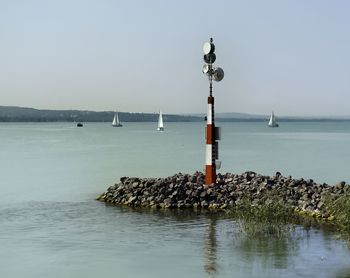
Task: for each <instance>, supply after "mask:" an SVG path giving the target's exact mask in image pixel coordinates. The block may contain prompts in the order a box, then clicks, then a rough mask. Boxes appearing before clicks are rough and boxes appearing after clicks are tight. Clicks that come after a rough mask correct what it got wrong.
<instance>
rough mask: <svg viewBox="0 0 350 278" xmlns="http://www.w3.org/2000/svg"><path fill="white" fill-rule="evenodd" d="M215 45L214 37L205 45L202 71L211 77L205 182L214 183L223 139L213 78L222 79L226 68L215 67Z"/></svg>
mask: <svg viewBox="0 0 350 278" xmlns="http://www.w3.org/2000/svg"><path fill="white" fill-rule="evenodd" d="M214 52H215V45H214V43H213V38H210V40H209V42H206V43H204V45H203V53H204V56H203V59H204V62H205V64H204V66H203V68H202V72H203V73H204V74H206V75H207V76H208V79H209V97H208V110H207V127H206V132H205V134H206V159H205V160H206V164H205V184H206V185H208V186H209V185H212V184H215V182H216V169H220V167H221V161H218V160H217V159H218V158H219V142H218V140H220V139H221V128H220V127H215V117H214V97H213V80H214V81H221V80H222V79H223V78H224V70H223V69H222V68H219V67H217V68H215V67H213V63H214V62H215V60H216V55H215V53H214Z"/></svg>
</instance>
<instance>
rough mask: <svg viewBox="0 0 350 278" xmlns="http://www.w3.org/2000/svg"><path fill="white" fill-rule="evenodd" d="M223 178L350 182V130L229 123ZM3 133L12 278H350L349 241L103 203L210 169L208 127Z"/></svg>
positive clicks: (4, 259)
mask: <svg viewBox="0 0 350 278" xmlns="http://www.w3.org/2000/svg"><path fill="white" fill-rule="evenodd" d="M219 125H220V126H222V128H223V131H222V137H223V138H222V140H221V142H220V159H221V160H222V162H223V164H222V166H223V167H222V170H221V171H222V172H237V173H240V172H243V171H246V170H253V171H256V172H260V173H262V174H269V175H271V174H274V173H275V172H276V171H280V172H282V174H284V175H293V176H294V177H305V178H313V179H314V180H316V181H318V182H328V183H336V182H339V181H342V180H345V181H350V171H349V169H348V167H349V166H348V165H350V148H349V145H350V123H282V124H281V127H280V128H278V129H271V128H267V127H265V125H264V124H261V123H220V124H219ZM155 128H156V124H155V123H142V124H141V123H125V125H124V127H123V128H112V127H110V125H109V123H106V124H103V123H98V124H92V123H91V124H90V123H86V124H85V125H84V127H83V128H76V127H75V126H74V125H72V124H69V123H48V124H41V123H38V124H31V123H30V124H4V123H1V124H0V188H1V191H0V193H1V194H0V258H1V260H0V277H5V278H7V277H85V278H86V277H316V276H317V277H350V249H349V248H348V246H347V243H346V242H343V241H341V240H336V239H335V235H334V234H332V233H327V232H325V231H322V230H316V229H312V228H311V229H308V230H305V229H304V228H301V227H298V228H297V229H296V230H295V231H294V232H293V233H292V234H290V235H286V236H285V237H282V238H280V239H274V238H271V239H270V240H259V239H254V238H249V237H247V236H245V235H244V234H242V233H241V232H240V230H239V229H238V223H236V222H235V221H233V220H229V219H224V218H216V217H214V216H212V215H207V214H199V213H193V212H192V213H190V212H188V211H184V212H177V213H175V212H171V211H170V212H169V211H151V210H132V209H129V208H120V207H113V206H106V205H105V204H104V203H100V202H97V201H94V198H95V197H96V196H97V195H98V194H99V193H101V192H103V191H104V190H105V189H106V188H107V187H108V186H109V185H112V184H113V183H114V182H116V181H117V180H118V179H119V178H120V177H121V176H141V177H152V176H153V177H157V176H167V175H172V174H174V173H176V172H186V173H191V172H194V171H196V170H202V169H203V168H204V152H205V146H204V123H168V124H166V131H165V132H164V133H158V132H156V131H155Z"/></svg>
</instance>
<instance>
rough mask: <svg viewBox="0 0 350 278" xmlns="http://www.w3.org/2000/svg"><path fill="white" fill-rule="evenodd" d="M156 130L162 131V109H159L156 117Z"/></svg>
mask: <svg viewBox="0 0 350 278" xmlns="http://www.w3.org/2000/svg"><path fill="white" fill-rule="evenodd" d="M157 130H158V131H164V124H163V114H162V110H160V111H159V118H158V127H157Z"/></svg>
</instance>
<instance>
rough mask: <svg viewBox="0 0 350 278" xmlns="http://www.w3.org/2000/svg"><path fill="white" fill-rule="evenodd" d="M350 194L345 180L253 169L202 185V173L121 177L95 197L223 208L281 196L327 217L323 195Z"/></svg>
mask: <svg viewBox="0 0 350 278" xmlns="http://www.w3.org/2000/svg"><path fill="white" fill-rule="evenodd" d="M347 193H348V194H350V186H349V185H348V184H346V183H345V182H341V183H339V184H337V185H328V184H326V183H323V184H318V183H315V182H314V181H313V180H311V179H309V180H304V179H302V178H301V179H293V178H292V177H291V176H289V177H284V176H282V175H281V173H279V172H277V173H276V174H275V175H274V176H272V177H270V176H263V175H260V174H257V173H255V172H245V173H242V174H232V173H226V174H218V175H217V180H216V184H213V185H211V186H206V185H204V174H203V173H201V172H196V173H194V174H193V175H188V174H181V173H179V174H176V175H174V176H171V177H167V178H157V179H155V178H144V179H140V178H130V177H122V178H121V179H120V183H118V184H115V185H113V186H111V187H109V188H108V189H107V191H106V192H105V193H103V194H102V195H101V196H99V197H98V198H97V200H100V201H104V202H107V203H112V204H123V205H128V206H133V207H156V208H217V209H226V208H230V207H234V206H236V205H239V203H240V202H242V201H248V202H251V204H252V205H255V204H261V203H262V202H264V203H271V202H274V201H275V200H277V199H278V200H282V201H283V202H284V203H285V204H286V205H287V206H290V207H292V208H295V209H297V210H301V211H307V212H313V213H317V214H318V215H320V216H324V217H327V214H328V212H327V211H326V208H325V204H324V200H325V197H326V196H333V197H338V196H339V197H340V196H342V195H344V194H347Z"/></svg>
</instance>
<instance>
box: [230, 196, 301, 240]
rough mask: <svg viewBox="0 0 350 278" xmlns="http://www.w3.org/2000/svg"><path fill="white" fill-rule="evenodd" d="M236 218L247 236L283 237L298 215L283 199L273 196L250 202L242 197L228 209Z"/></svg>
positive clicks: (288, 231)
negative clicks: (233, 206) (257, 201)
mask: <svg viewBox="0 0 350 278" xmlns="http://www.w3.org/2000/svg"><path fill="white" fill-rule="evenodd" d="M230 215H231V216H232V217H234V218H235V219H237V220H238V223H239V225H240V229H241V231H242V232H244V233H245V234H246V235H247V236H249V237H275V238H276V237H277V238H281V237H285V236H286V234H289V233H290V232H291V231H292V230H293V228H294V224H293V223H296V219H297V218H298V216H297V215H296V214H295V212H294V210H293V209H292V208H290V207H287V206H286V205H285V204H284V203H283V200H281V199H277V198H273V199H267V200H261V201H260V202H259V203H256V204H252V202H251V201H249V200H247V199H244V200H242V201H241V202H240V203H239V204H237V205H236V207H235V208H233V209H232V210H231V211H230Z"/></svg>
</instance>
